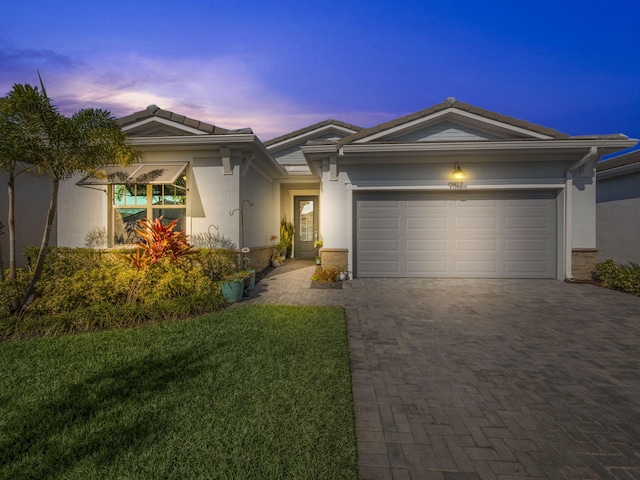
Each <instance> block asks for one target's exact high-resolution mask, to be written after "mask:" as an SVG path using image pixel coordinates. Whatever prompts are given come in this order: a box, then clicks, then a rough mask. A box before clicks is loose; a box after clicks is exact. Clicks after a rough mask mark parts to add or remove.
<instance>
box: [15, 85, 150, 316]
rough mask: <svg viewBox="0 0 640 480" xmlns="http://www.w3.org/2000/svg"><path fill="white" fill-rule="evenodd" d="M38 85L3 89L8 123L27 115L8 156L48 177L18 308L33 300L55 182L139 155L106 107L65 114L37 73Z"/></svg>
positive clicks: (50, 223) (55, 203) (49, 225)
mask: <svg viewBox="0 0 640 480" xmlns="http://www.w3.org/2000/svg"><path fill="white" fill-rule="evenodd" d="M40 87H41V88H40V89H38V88H37V87H31V86H29V85H15V86H14V88H13V90H12V92H11V93H10V94H9V97H10V98H13V97H15V98H14V102H13V103H14V104H15V107H14V108H16V109H17V110H16V111H17V112H18V113H20V114H21V115H22V116H16V117H15V118H16V119H15V120H14V122H16V123H17V124H18V125H20V124H21V122H22V121H24V120H23V118H24V119H27V120H26V124H27V127H28V128H25V129H24V130H25V132H26V133H23V134H20V135H17V137H18V138H17V139H16V140H15V141H16V143H15V144H14V145H13V146H11V147H9V151H10V152H13V153H17V154H19V155H17V156H15V157H13V158H14V159H15V158H19V159H20V160H24V161H26V162H28V164H29V165H31V168H33V169H34V170H35V171H37V172H40V173H44V174H46V175H48V176H49V177H50V178H51V179H52V182H53V189H52V193H51V203H50V205H49V210H48V213H47V219H46V223H45V227H44V232H43V235H42V243H41V244H40V250H39V252H38V258H37V260H36V264H35V267H34V270H33V276H32V277H31V281H30V283H29V286H28V287H27V290H26V292H25V295H24V298H23V300H22V305H20V309H21V310H22V309H24V307H25V306H27V305H29V304H30V303H31V302H32V301H33V300H34V298H35V285H36V283H37V282H38V281H39V280H40V277H41V276H42V270H43V267H44V259H45V255H46V253H47V249H48V247H49V240H50V237H51V229H52V227H53V220H54V218H55V214H56V211H57V207H58V189H59V186H60V182H61V181H64V180H68V179H69V178H71V177H73V176H74V175H77V174H81V173H90V172H92V171H95V170H96V169H97V168H99V167H102V166H105V165H115V164H120V165H127V164H129V163H131V162H133V161H135V160H136V159H137V158H138V156H139V154H138V153H137V152H136V151H135V150H134V149H133V148H132V147H131V146H130V145H129V144H128V143H127V142H126V135H125V134H124V133H123V132H122V130H120V127H119V126H118V124H117V122H116V119H115V118H114V117H112V116H111V114H110V113H109V112H108V111H106V110H102V109H94V108H87V109H83V110H80V111H78V112H77V113H75V114H74V115H72V116H71V117H66V116H64V115H62V114H61V113H59V111H58V108H57V107H55V106H54V105H52V104H51V99H50V98H49V97H48V96H47V92H46V90H45V88H44V85H43V83H42V79H41V78H40ZM19 132H22V130H19ZM25 137H28V138H25Z"/></svg>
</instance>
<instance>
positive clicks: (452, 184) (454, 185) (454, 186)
mask: <svg viewBox="0 0 640 480" xmlns="http://www.w3.org/2000/svg"><path fill="white" fill-rule="evenodd" d="M463 184H464V182H449V188H450V189H451V190H455V189H457V188H462V185H463Z"/></svg>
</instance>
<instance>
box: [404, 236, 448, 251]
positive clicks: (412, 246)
mask: <svg viewBox="0 0 640 480" xmlns="http://www.w3.org/2000/svg"><path fill="white" fill-rule="evenodd" d="M406 245H407V248H406V250H407V253H416V254H417V253H422V252H427V253H429V252H446V251H447V239H446V238H432V239H421V240H407V243H406Z"/></svg>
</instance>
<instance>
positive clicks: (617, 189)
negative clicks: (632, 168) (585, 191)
mask: <svg viewBox="0 0 640 480" xmlns="http://www.w3.org/2000/svg"><path fill="white" fill-rule="evenodd" d="M597 182H598V193H597V196H596V201H597V202H611V201H614V200H624V199H631V198H639V197H640V171H638V172H632V173H627V174H625V175H618V176H615V177H608V178H606V177H605V178H600V177H598V180H597Z"/></svg>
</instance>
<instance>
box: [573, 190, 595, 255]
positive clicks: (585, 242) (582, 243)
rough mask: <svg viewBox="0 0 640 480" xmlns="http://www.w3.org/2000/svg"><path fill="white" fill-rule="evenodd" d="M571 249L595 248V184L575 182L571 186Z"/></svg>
mask: <svg viewBox="0 0 640 480" xmlns="http://www.w3.org/2000/svg"><path fill="white" fill-rule="evenodd" d="M572 210H573V212H572V217H573V218H572V233H571V247H572V248H595V247H596V186H595V182H592V181H591V179H587V181H586V182H584V181H583V182H579V181H576V182H575V183H574V186H573V209H572Z"/></svg>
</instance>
